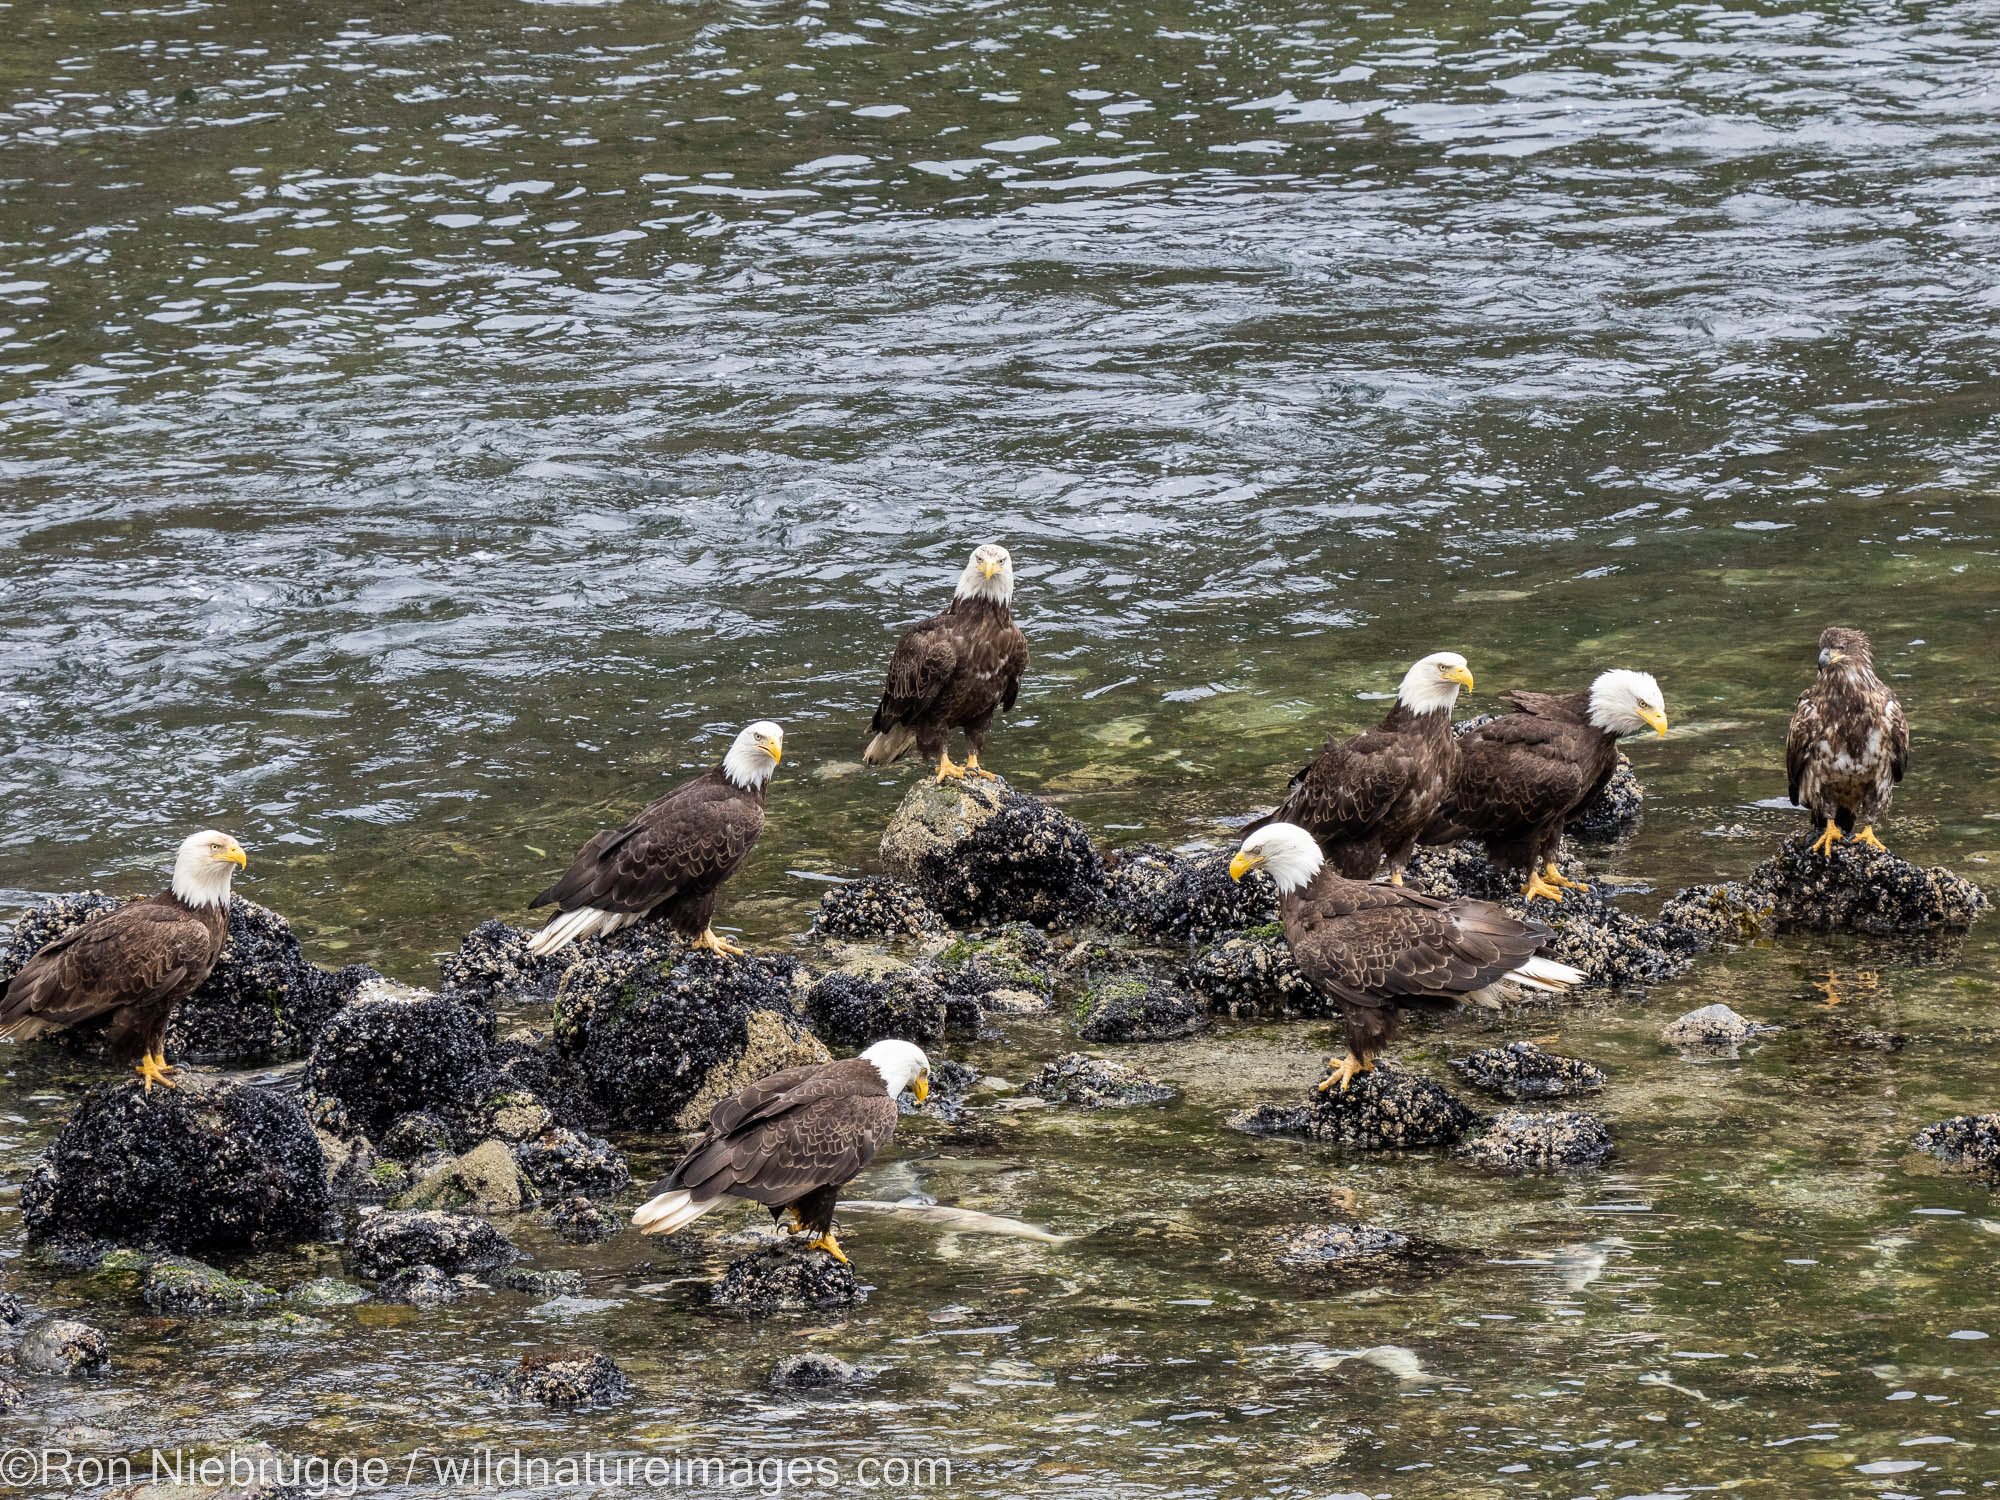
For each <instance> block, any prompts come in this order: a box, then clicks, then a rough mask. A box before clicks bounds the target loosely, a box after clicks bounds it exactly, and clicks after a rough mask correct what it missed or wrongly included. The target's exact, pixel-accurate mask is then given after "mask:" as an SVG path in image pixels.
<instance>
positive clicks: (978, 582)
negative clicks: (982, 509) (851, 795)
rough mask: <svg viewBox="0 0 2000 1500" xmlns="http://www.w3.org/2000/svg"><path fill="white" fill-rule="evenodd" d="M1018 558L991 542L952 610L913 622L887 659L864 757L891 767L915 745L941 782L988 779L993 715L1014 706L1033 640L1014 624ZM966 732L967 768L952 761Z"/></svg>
mask: <svg viewBox="0 0 2000 1500" xmlns="http://www.w3.org/2000/svg"><path fill="white" fill-rule="evenodd" d="M1013 600H1014V559H1013V558H1012V557H1010V556H1009V555H1008V553H1007V549H1006V548H1005V547H1000V546H996V545H995V544H993V543H991V542H988V543H987V544H986V545H985V546H983V547H981V548H979V550H978V551H976V552H974V553H973V554H972V560H971V561H970V562H968V563H967V564H966V565H965V571H964V572H963V573H961V574H960V575H959V579H958V589H957V591H956V592H955V593H954V594H953V595H952V600H951V607H950V608H949V609H947V610H946V611H945V612H944V613H943V614H941V615H933V616H931V618H930V619H928V620H925V621H924V622H923V623H922V624H919V625H913V626H911V627H910V629H909V630H908V631H906V632H905V633H904V635H903V638H902V640H900V641H898V642H897V643H896V654H895V655H894V656H892V657H890V658H889V678H888V681H887V682H886V683H885V684H884V685H883V688H882V701H881V702H880V703H879V704H877V705H876V708H875V718H874V720H873V722H871V723H870V724H869V726H868V727H869V729H870V730H872V731H873V732H874V736H875V737H874V738H873V739H871V740H870V741H869V742H868V748H867V749H865V750H863V751H862V752H861V758H862V759H863V760H865V761H867V762H868V764H869V765H871V766H886V765H888V764H889V763H890V762H891V761H894V760H900V759H901V758H902V757H903V756H905V755H907V754H909V753H910V751H911V749H912V748H914V749H915V750H916V751H917V753H918V754H920V755H922V756H923V757H924V759H925V760H927V761H935V762H936V763H937V779H938V780H939V781H941V782H942V781H948V780H951V779H952V778H954V777H959V776H980V777H988V776H991V775H992V774H993V773H992V772H991V771H986V770H982V769H981V768H980V765H979V757H980V756H981V755H982V754H983V753H984V752H985V750H986V736H987V734H988V733H989V732H990V731H991V729H992V727H993V715H994V714H995V713H996V712H998V711H999V710H1001V709H1003V708H1005V709H1011V708H1012V707H1013V706H1014V699H1015V697H1016V695H1017V694H1019V692H1020V690H1021V674H1022V673H1024V672H1026V671H1027V670H1028V638H1027V637H1026V636H1025V635H1023V634H1021V627H1020V626H1018V625H1016V624H1015V623H1014V616H1013V613H1012V609H1011V606H1012V604H1013ZM954 729H962V730H964V731H965V764H964V765H963V766H961V765H958V764H957V763H955V762H954V761H953V760H952V758H951V732H952V730H954Z"/></svg>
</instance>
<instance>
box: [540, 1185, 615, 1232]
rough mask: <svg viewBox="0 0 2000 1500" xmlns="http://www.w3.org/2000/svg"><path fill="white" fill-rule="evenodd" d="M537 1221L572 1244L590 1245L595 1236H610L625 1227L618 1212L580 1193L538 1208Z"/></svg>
mask: <svg viewBox="0 0 2000 1500" xmlns="http://www.w3.org/2000/svg"><path fill="white" fill-rule="evenodd" d="M541 1223H542V1225H543V1226H544V1227H545V1228H548V1229H553V1230H554V1231H555V1232H556V1233H557V1234H559V1235H561V1236H562V1237H563V1238H564V1239H566V1240H568V1241H569V1242H570V1243H571V1244H572V1245H594V1244H596V1243H597V1242H598V1241H599V1240H608V1239H611V1238H612V1237H613V1236H615V1235H616V1234H617V1233H618V1232H619V1230H621V1229H623V1228H624V1227H625V1219H624V1216H623V1215H622V1214H617V1213H613V1212H612V1211H611V1210H610V1209H608V1208H606V1207H604V1205H603V1204H601V1203H593V1202H592V1201H591V1200H590V1199H588V1198H586V1197H584V1196H583V1195H582V1194H580V1193H579V1194H576V1195H574V1196H572V1197H568V1198H564V1199H563V1200H561V1201H560V1202H558V1203H552V1204H550V1205H549V1206H548V1207H547V1208H546V1209H544V1210H543V1211H542V1217H541Z"/></svg>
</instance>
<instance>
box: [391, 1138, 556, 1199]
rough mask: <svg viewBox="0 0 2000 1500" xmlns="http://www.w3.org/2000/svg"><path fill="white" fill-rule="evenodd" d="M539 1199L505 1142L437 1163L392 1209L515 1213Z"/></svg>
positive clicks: (486, 1143) (481, 1146) (483, 1143)
mask: <svg viewBox="0 0 2000 1500" xmlns="http://www.w3.org/2000/svg"><path fill="white" fill-rule="evenodd" d="M540 1197H541V1195H540V1194H539V1193H538V1192H537V1191H536V1190H535V1185H534V1184H533V1183H532V1182H530V1181H529V1180H528V1178H527V1177H526V1175H525V1174H523V1172H522V1170H521V1168H520V1165H519V1164H518V1163H517V1162H516V1161H515V1160H514V1153H513V1152H511V1151H509V1150H508V1149H507V1143H506V1142H505V1141H481V1142H480V1143H479V1144H478V1145H477V1146H474V1147H473V1148H472V1149H471V1150H470V1151H468V1152H466V1153H465V1154H464V1155H462V1156H456V1157H452V1158H451V1159H449V1160H447V1161H443V1162H440V1163H439V1164H438V1165H437V1166H435V1167H433V1168H432V1169H431V1170H430V1171H428V1172H426V1173H425V1174H424V1175H423V1176H421V1177H420V1178H418V1179H417V1181H416V1183H415V1184H414V1185H413V1186H412V1187H410V1188H409V1189H408V1190H407V1191H405V1192H404V1193H402V1194H401V1195H400V1196H399V1197H398V1198H397V1199H396V1200H395V1206H396V1207H397V1208H398V1209H405V1208H416V1209H430V1208H437V1209H456V1208H467V1209H472V1210H475V1211H477V1212H479V1213H518V1212H519V1211H520V1210H521V1209H523V1208H528V1207H532V1206H533V1205H534V1204H535V1203H536V1202H537V1201H538V1200H539V1199H540Z"/></svg>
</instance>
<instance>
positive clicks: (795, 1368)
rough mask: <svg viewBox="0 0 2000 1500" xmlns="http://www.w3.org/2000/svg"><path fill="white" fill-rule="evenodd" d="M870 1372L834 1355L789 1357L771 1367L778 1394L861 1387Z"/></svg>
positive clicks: (772, 1384) (773, 1388) (771, 1381)
mask: <svg viewBox="0 0 2000 1500" xmlns="http://www.w3.org/2000/svg"><path fill="white" fill-rule="evenodd" d="M867 1379H868V1372H867V1371H865V1370H861V1369H858V1368H856V1367H855V1366H853V1365H850V1364H849V1363H848V1362H847V1361H846V1360H844V1359H838V1358H836V1357H835V1356H833V1355H831V1354H819V1353H813V1354H787V1355H786V1356H785V1357H784V1358H783V1359H781V1360H779V1361H778V1362H777V1364H775V1365H773V1366H772V1367H771V1378H770V1380H769V1381H768V1382H767V1384H768V1385H769V1386H770V1388H771V1389H772V1390H774V1391H830V1390H838V1389H841V1388H842V1387H844V1386H850V1385H860V1384H861V1383H862V1382H864V1381H865V1380H867Z"/></svg>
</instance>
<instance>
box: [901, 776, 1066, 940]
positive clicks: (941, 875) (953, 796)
mask: <svg viewBox="0 0 2000 1500" xmlns="http://www.w3.org/2000/svg"><path fill="white" fill-rule="evenodd" d="M882 864H883V867H884V868H885V869H887V870H888V871H889V873H890V874H892V875H897V876H900V877H902V878H904V879H906V880H908V881H910V882H911V883H913V884H914V885H915V886H916V887H917V889H918V890H919V891H921V892H922V893H923V896H924V899H925V900H926V901H927V902H929V904H930V905H931V906H932V908H934V909H935V910H936V911H937V912H938V913H940V914H941V915H942V916H943V917H944V918H945V920H946V921H948V922H950V923H952V924H953V925H954V926H959V927H970V926H991V925H994V924H996V923H1002V922H1033V923H1036V924H1037V925H1039V926H1044V927H1047V926H1053V925H1056V924H1058V923H1064V922H1073V921H1076V920H1077V919H1079V918H1081V917H1083V916H1085V915H1087V914H1088V913H1089V912H1090V911H1091V909H1092V908H1093V907H1095V906H1096V904H1097V901H1098V897H1099V895H1100V893H1101V892H1102V890H1103V886H1104V863H1103V861H1102V860H1101V859H1099V858H1098V855H1097V851H1096V850H1095V849H1093V848H1092V847H1091V844H1090V836H1089V835H1088V834H1087V833H1086V832H1085V831H1084V828H1083V825H1082V824H1081V823H1079V822H1077V821H1076V819H1074V818H1072V817H1070V816H1069V814H1067V813H1065V812H1061V811H1059V810H1058V809H1057V808H1055V807H1054V806H1053V805H1051V804H1050V803H1048V802H1045V801H1043V800H1042V799H1041V798H1039V797H1030V796H1028V795H1026V794H1025V793H1022V792H1017V791H1015V790H1014V789H1013V788H1012V787H1010V786H1008V785H1007V783H1006V782H1004V781H1002V780H1000V779H999V778H998V777H994V778H992V779H990V780H976V779H972V778H967V779H966V780H963V781H955V782H948V783H945V784H944V785H939V784H937V783H936V782H935V781H933V780H931V779H930V778H929V777H923V778H920V779H919V780H918V781H917V783H916V784H915V785H914V786H913V787H911V788H910V792H909V795H907V796H906V797H904V799H903V804H902V806H901V807H899V808H897V809H896V814H895V816H894V817H893V818H892V819H891V820H890V822H889V826H888V828H887V829H886V830H885V831H884V832H883V834H882Z"/></svg>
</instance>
